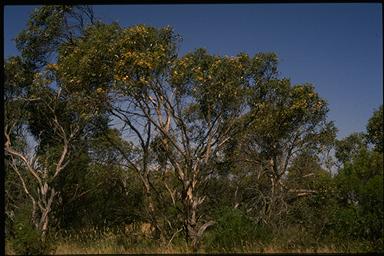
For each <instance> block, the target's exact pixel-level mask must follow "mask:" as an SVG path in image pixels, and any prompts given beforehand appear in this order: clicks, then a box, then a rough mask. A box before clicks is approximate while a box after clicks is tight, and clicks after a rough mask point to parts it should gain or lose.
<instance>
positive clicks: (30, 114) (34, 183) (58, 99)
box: [4, 6, 98, 240]
mask: <svg viewBox="0 0 384 256" xmlns="http://www.w3.org/2000/svg"><path fill="white" fill-rule="evenodd" d="M86 16H87V17H88V18H89V20H90V22H88V21H86V18H85V17H86ZM92 22H93V15H92V12H91V10H90V9H89V8H88V7H72V6H44V7H42V8H38V9H36V10H35V11H34V13H33V14H32V16H31V18H30V20H29V22H28V25H27V28H26V29H25V30H23V31H22V32H21V33H20V34H19V36H18V37H17V38H16V42H17V47H18V49H19V51H20V52H21V57H11V58H9V59H8V60H7V61H6V63H5V76H6V78H5V98H4V100H5V113H6V114H5V129H4V138H5V143H4V150H5V155H6V159H7V166H8V167H9V169H10V170H12V171H14V172H15V173H16V174H17V177H18V178H19V180H20V182H21V184H22V188H23V191H24V193H25V194H26V195H27V196H28V198H29V199H30V202H31V204H32V223H33V224H34V226H35V228H36V229H37V230H38V231H40V232H41V238H42V239H43V240H44V239H45V237H46V234H47V232H48V229H49V222H50V219H51V218H50V216H51V212H52V206H53V203H54V201H56V200H57V198H58V197H57V194H58V192H57V190H56V187H55V181H56V180H57V179H58V176H60V175H61V173H62V172H63V170H64V169H65V168H66V166H67V165H68V163H69V161H70V158H71V155H72V154H71V153H73V151H74V147H73V145H74V143H75V142H76V141H78V140H79V139H80V137H81V136H83V135H84V134H85V133H87V132H89V130H90V127H91V126H92V124H91V123H92V122H91V121H92V120H91V119H92V118H93V116H94V115H93V112H94V111H95V109H97V108H98V107H97V104H94V103H95V101H94V100H95V99H94V98H92V97H88V99H90V98H91V99H92V100H93V101H92V100H91V101H90V100H88V101H87V97H83V96H82V95H76V94H71V91H70V90H68V89H69V87H68V83H66V82H65V81H64V82H63V81H61V80H60V79H59V77H58V76H57V64H56V63H55V56H54V55H57V52H58V48H59V47H60V45H61V44H64V43H71V40H73V37H74V36H75V35H74V33H78V34H81V33H82V30H83V29H84V27H85V26H86V24H91V23H92ZM50 56H51V58H50ZM88 96H89V95H88ZM20 141H23V142H24V144H23V145H20V143H19V142H20Z"/></svg>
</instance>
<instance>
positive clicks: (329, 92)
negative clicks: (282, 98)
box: [4, 3, 383, 138]
mask: <svg viewBox="0 0 384 256" xmlns="http://www.w3.org/2000/svg"><path fill="white" fill-rule="evenodd" d="M35 7H36V6H5V9H4V55H5V57H8V56H11V55H15V54H18V52H17V50H16V48H15V44H14V41H12V39H13V38H14V37H15V36H16V35H17V34H18V33H19V32H20V30H21V29H23V27H24V26H25V24H26V22H27V19H28V16H29V14H30V13H31V11H32V10H33V9H34V8H35ZM94 12H95V15H96V16H97V17H98V18H100V19H102V20H103V21H105V22H108V23H109V22H112V21H118V22H119V23H120V25H122V26H130V25H134V24H138V23H143V24H147V25H152V26H156V27H161V26H166V25H170V26H172V27H173V28H174V29H175V31H176V32H177V33H179V34H180V35H181V36H182V38H183V41H182V43H181V45H180V54H184V53H186V52H188V51H191V50H194V49H196V48H199V47H203V48H206V49H207V50H208V51H209V52H210V53H213V54H221V55H235V54H237V53H239V52H246V53H248V54H251V55H252V54H255V53H257V52H275V53H277V54H278V56H279V59H280V64H279V70H280V76H281V77H288V78H290V79H291V81H292V82H293V83H306V82H308V83H312V84H313V85H314V86H315V88H316V90H317V91H318V92H319V93H320V95H321V96H322V97H324V98H325V99H326V100H327V101H328V103H329V108H330V112H329V114H328V118H329V120H333V121H335V124H336V126H337V128H338V129H339V133H338V137H339V138H342V137H344V136H347V135H349V134H350V133H352V132H358V131H364V130H365V126H366V123H367V121H368V119H369V118H370V116H371V115H372V113H373V111H374V109H377V108H378V107H379V105H380V104H382V102H383V71H382V69H383V57H382V56H383V52H382V46H383V34H382V25H381V23H382V13H381V4H379V3H367V4H352V3H349V4H320V3H319V4H221V5H220V4H219V5H208V4H207V5H201V4H200V5H123V6H121V5H99V6H94Z"/></svg>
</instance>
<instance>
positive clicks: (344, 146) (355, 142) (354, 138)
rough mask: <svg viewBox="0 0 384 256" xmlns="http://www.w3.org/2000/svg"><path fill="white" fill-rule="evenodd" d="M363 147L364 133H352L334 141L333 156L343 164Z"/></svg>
mask: <svg viewBox="0 0 384 256" xmlns="http://www.w3.org/2000/svg"><path fill="white" fill-rule="evenodd" d="M364 148H366V143H365V140H364V135H363V134H362V133H352V134H351V135H349V136H348V137H346V138H344V139H342V140H337V141H336V144H335V151H336V152H335V156H336V158H337V159H338V160H339V161H340V162H341V163H343V164H345V163H347V162H349V161H351V160H352V158H353V157H354V156H355V155H357V154H358V153H359V152H360V150H362V149H364Z"/></svg>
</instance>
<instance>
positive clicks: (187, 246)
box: [4, 5, 384, 254]
mask: <svg viewBox="0 0 384 256" xmlns="http://www.w3.org/2000/svg"><path fill="white" fill-rule="evenodd" d="M16 43H17V47H18V49H19V51H20V55H19V56H14V57H10V58H8V59H6V60H5V61H4V62H5V63H4V70H5V82H4V104H5V123H4V152H5V168H4V172H5V215H6V220H5V221H6V226H5V228H6V230H5V233H6V250H7V253H9V254H13V253H16V254H48V253H60V254H63V253H124V252H136V253H138V252H286V251H292V252H316V251H317V252H367V251H381V252H382V251H383V248H384V247H383V107H382V106H380V107H379V108H378V109H376V110H374V111H373V114H372V117H371V118H370V119H369V121H368V123H367V129H366V132H364V133H354V134H351V135H350V136H348V137H346V138H344V139H340V140H338V139H336V132H337V129H336V127H335V125H334V124H333V123H332V122H330V121H328V120H327V112H328V111H329V109H328V105H327V102H326V100H325V99H324V98H322V97H321V96H320V95H319V94H318V93H317V92H316V90H315V87H314V86H313V85H311V84H292V83H291V82H290V80H289V79H288V78H281V77H279V76H278V58H277V56H276V55H275V54H274V53H258V54H255V55H254V56H249V55H248V54H245V53H239V54H238V55H236V56H219V55H213V54H210V53H209V52H208V51H207V50H205V49H196V50H195V51H192V52H189V53H187V54H185V55H183V56H179V54H178V46H179V45H180V44H181V37H180V36H179V35H177V34H176V33H175V32H174V31H173V29H172V28H171V27H163V28H155V27H151V26H147V25H140V24H139V25H135V26H132V27H127V28H123V27H121V26H120V25H119V24H117V23H112V24H106V23H103V22H102V21H99V20H97V19H96V18H95V17H94V15H93V12H92V9H91V8H90V7H87V6H54V5H52V6H43V7H41V8H38V9H36V10H35V11H34V12H33V14H32V15H31V17H30V20H29V22H28V25H27V27H26V28H25V29H24V30H23V31H21V32H20V34H19V35H18V37H17V38H16ZM351 111H352V110H351Z"/></svg>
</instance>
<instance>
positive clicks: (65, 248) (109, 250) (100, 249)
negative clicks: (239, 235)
mask: <svg viewBox="0 0 384 256" xmlns="http://www.w3.org/2000/svg"><path fill="white" fill-rule="evenodd" d="M56 246H57V247H56V251H55V254H60V255H63V254H64V255H70V254H130V253H132V254H141V253H155V254H160V253H169V254H171V253H192V251H191V250H190V249H189V248H187V247H183V246H169V247H164V246H163V247H160V246H158V247H147V248H145V247H132V248H124V247H123V246H116V245H113V244H107V243H105V242H104V241H101V242H100V244H99V245H97V246H82V245H79V244H77V243H74V242H60V243H58V244H57V245H56ZM199 252H200V253H206V252H210V253H220V252H221V253H223V252H228V251H227V250H226V249H224V248H222V249H217V250H204V249H201V250H199ZM231 252H241V253H337V252H340V251H337V249H336V248H334V247H322V248H318V249H310V248H302V249H299V248H298V249H286V248H279V247H276V246H265V247H260V246H246V247H243V248H239V250H238V251H237V250H231ZM5 254H6V255H14V252H13V250H12V248H11V245H10V243H9V242H6V243H5Z"/></svg>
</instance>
